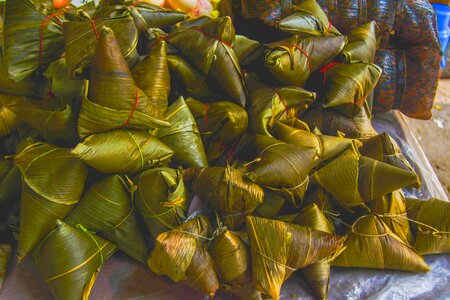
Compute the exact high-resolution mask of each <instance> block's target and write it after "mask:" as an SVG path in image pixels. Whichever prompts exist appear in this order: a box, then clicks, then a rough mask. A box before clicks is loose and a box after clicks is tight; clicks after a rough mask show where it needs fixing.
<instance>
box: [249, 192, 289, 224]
mask: <svg viewBox="0 0 450 300" xmlns="http://www.w3.org/2000/svg"><path fill="white" fill-rule="evenodd" d="M285 203H286V199H285V197H284V195H283V193H282V192H279V191H272V190H269V189H264V199H263V203H262V204H261V205H260V206H258V207H257V208H256V209H255V213H254V215H256V216H261V217H263V218H268V219H276V217H277V216H278V215H279V213H280V210H281V209H282V208H283V206H284V204H285Z"/></svg>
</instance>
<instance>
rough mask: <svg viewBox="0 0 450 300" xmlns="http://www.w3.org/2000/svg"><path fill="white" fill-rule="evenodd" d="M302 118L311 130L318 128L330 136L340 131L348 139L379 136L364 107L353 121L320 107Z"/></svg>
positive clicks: (309, 111)
mask: <svg viewBox="0 0 450 300" xmlns="http://www.w3.org/2000/svg"><path fill="white" fill-rule="evenodd" d="M300 118H301V119H302V120H303V121H305V122H306V123H308V125H309V126H310V127H311V128H314V127H317V128H318V129H319V130H320V131H321V132H323V133H324V134H328V135H337V133H338V131H340V132H342V133H343V134H345V136H346V137H348V138H369V137H372V136H375V135H377V134H378V133H377V132H376V131H375V129H374V128H373V126H372V123H371V121H370V118H369V115H368V113H367V111H366V109H365V107H362V109H361V110H360V111H359V112H358V113H356V115H355V116H354V117H353V118H352V119H348V118H346V117H344V116H342V115H341V114H339V113H336V112H334V111H331V110H325V109H323V108H320V107H318V108H315V109H312V110H308V111H307V112H306V113H304V114H303V115H301V116H300Z"/></svg>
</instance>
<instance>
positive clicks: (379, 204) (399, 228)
mask: <svg viewBox="0 0 450 300" xmlns="http://www.w3.org/2000/svg"><path fill="white" fill-rule="evenodd" d="M368 206H369V208H370V209H371V210H372V212H373V213H375V214H378V215H379V216H380V218H381V220H382V221H383V222H384V223H385V224H386V225H387V226H388V227H389V228H390V229H391V230H392V232H393V233H395V234H396V235H397V236H398V237H399V238H401V239H402V240H403V241H404V242H406V243H408V244H410V245H412V241H413V236H412V233H411V230H410V228H409V221H408V218H407V216H406V202H405V195H404V194H403V191H402V190H397V191H394V192H392V193H391V194H389V195H386V196H383V197H381V198H380V199H377V200H375V201H372V202H371V203H369V205H368Z"/></svg>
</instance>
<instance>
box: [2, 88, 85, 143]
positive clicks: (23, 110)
mask: <svg viewBox="0 0 450 300" xmlns="http://www.w3.org/2000/svg"><path fill="white" fill-rule="evenodd" d="M47 104H48V103H45V102H44V101H35V100H33V99H28V98H25V97H18V96H11V95H2V94H0V118H1V119H2V122H1V124H2V125H0V137H4V136H6V135H8V134H10V133H11V132H13V131H15V130H16V129H17V128H18V127H19V125H21V124H22V125H23V124H25V125H27V126H29V127H30V128H32V129H34V130H36V132H37V133H38V134H39V135H41V136H42V137H43V138H44V139H46V140H47V141H54V140H59V139H64V140H68V139H71V138H74V137H75V136H76V132H75V119H74V114H73V112H72V109H71V107H70V106H65V107H63V108H57V109H47V108H46V106H48V105H47Z"/></svg>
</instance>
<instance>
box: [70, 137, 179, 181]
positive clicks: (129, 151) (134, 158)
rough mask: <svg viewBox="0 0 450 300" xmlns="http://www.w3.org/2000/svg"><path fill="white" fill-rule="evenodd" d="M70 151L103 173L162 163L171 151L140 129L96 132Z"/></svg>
mask: <svg viewBox="0 0 450 300" xmlns="http://www.w3.org/2000/svg"><path fill="white" fill-rule="evenodd" d="M71 153H72V154H73V155H75V156H76V157H78V158H79V159H81V160H82V161H84V162H85V163H86V164H88V165H90V166H91V167H93V168H94V169H96V170H98V171H100V172H102V173H107V174H134V173H137V172H140V171H143V170H145V169H148V168H152V167H155V166H160V165H164V164H166V163H167V162H169V160H170V158H171V157H172V156H173V151H172V150H171V149H170V148H169V147H167V146H166V145H164V144H163V143H162V142H161V141H160V140H158V139H157V138H156V137H154V136H152V135H151V134H149V133H148V132H146V131H141V130H115V131H108V132H104V133H97V134H93V135H91V136H89V137H88V138H86V139H85V140H84V141H83V142H82V143H80V144H78V145H77V146H76V147H75V148H74V149H73V150H72V151H71Z"/></svg>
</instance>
